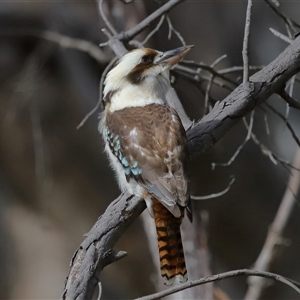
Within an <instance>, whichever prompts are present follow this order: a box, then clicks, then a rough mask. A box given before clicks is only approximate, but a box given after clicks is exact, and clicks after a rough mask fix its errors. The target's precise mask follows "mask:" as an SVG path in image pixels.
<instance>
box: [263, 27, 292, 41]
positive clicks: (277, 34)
mask: <svg viewBox="0 0 300 300" xmlns="http://www.w3.org/2000/svg"><path fill="white" fill-rule="evenodd" d="M269 29H270V31H271V32H272V33H273V34H274V35H275V36H276V37H278V38H280V39H281V40H283V41H285V42H286V43H288V44H290V43H291V42H292V41H293V40H292V39H291V38H289V37H288V36H286V35H284V34H282V33H280V32H279V31H277V30H275V29H273V28H269Z"/></svg>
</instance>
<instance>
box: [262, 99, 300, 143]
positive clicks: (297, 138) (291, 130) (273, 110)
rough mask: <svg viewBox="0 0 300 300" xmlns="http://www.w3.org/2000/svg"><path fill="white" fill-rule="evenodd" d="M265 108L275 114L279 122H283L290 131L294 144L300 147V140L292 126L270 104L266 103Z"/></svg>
mask: <svg viewBox="0 0 300 300" xmlns="http://www.w3.org/2000/svg"><path fill="white" fill-rule="evenodd" d="M266 106H267V107H268V108H269V109H270V110H271V111H272V112H273V113H274V114H276V115H277V116H278V117H279V118H280V119H281V120H283V122H284V123H285V125H286V127H287V128H288V130H289V131H290V133H291V135H292V137H293V139H294V140H295V142H296V143H297V145H298V146H299V147H300V139H299V137H298V136H297V134H296V132H295V131H294V129H293V126H292V125H291V124H290V123H289V122H288V120H287V119H286V118H285V117H284V115H282V114H281V113H280V112H279V111H277V110H276V109H275V108H274V107H272V106H271V105H270V104H268V103H266Z"/></svg>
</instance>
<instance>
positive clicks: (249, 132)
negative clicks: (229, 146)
mask: <svg viewBox="0 0 300 300" xmlns="http://www.w3.org/2000/svg"><path fill="white" fill-rule="evenodd" d="M253 120H254V110H253V111H252V112H251V116H250V126H249V128H248V133H247V136H246V138H245V140H244V141H243V143H242V144H241V145H240V146H239V147H238V148H237V150H236V151H235V153H234V154H233V155H232V157H231V158H230V159H229V161H228V162H227V163H212V164H211V166H212V169H213V170H214V169H215V168H216V167H228V166H230V165H231V164H232V163H233V162H234V161H235V159H236V157H237V156H238V155H239V153H240V152H241V150H242V149H243V148H244V146H245V145H246V143H247V142H248V141H249V140H250V138H251V133H252V128H253Z"/></svg>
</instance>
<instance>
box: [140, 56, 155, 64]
mask: <svg viewBox="0 0 300 300" xmlns="http://www.w3.org/2000/svg"><path fill="white" fill-rule="evenodd" d="M152 63H153V56H150V55H145V56H143V57H142V59H141V64H152Z"/></svg>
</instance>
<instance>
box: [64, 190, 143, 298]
mask: <svg viewBox="0 0 300 300" xmlns="http://www.w3.org/2000/svg"><path fill="white" fill-rule="evenodd" d="M145 207H146V205H145V203H144V201H142V200H141V199H139V198H137V197H133V196H132V195H130V194H129V193H123V194H121V195H120V196H119V197H118V198H117V199H116V200H114V201H113V202H112V203H111V204H110V205H109V206H108V208H107V209H106V211H105V213H104V214H103V215H102V216H101V217H100V218H99V219H98V221H97V222H96V223H95V225H94V226H93V228H92V229H91V230H90V232H89V233H88V234H86V238H85V240H84V241H83V242H82V244H81V245H80V246H79V248H78V249H77V251H76V252H75V254H74V257H73V259H72V261H71V266H70V273H69V276H68V278H67V280H66V283H65V289H64V293H63V295H62V299H66V300H69V299H78V300H79V299H81V300H83V299H92V296H93V294H94V291H95V288H96V287H97V286H98V282H99V281H100V280H99V276H100V272H101V271H102V269H103V268H104V267H105V266H107V265H109V264H111V263H112V262H114V261H116V260H119V259H120V258H122V257H124V256H125V255H126V253H125V252H123V251H121V252H117V253H116V252H114V250H112V249H113V248H114V245H115V243H116V242H117V241H118V239H119V238H120V237H121V235H122V234H123V233H124V231H125V230H126V229H127V228H128V227H129V226H130V225H131V224H132V222H133V221H134V220H135V219H136V218H137V217H138V216H139V215H140V214H141V212H142V211H143V210H144V209H145Z"/></svg>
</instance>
